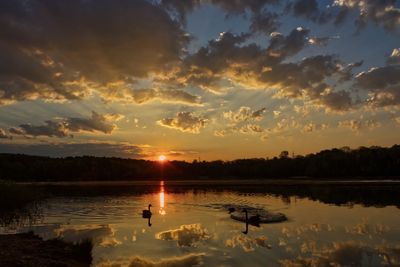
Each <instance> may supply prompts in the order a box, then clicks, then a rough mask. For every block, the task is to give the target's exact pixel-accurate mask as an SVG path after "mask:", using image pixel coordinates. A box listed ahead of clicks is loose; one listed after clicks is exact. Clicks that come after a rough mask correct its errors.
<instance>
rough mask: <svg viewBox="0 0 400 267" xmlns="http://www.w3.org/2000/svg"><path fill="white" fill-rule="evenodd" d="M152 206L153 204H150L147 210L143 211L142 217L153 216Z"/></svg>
mask: <svg viewBox="0 0 400 267" xmlns="http://www.w3.org/2000/svg"><path fill="white" fill-rule="evenodd" d="M150 207H151V204H149V207H148V209H147V210H143V211H142V217H143V218H150V217H151V215H152V213H151V211H150Z"/></svg>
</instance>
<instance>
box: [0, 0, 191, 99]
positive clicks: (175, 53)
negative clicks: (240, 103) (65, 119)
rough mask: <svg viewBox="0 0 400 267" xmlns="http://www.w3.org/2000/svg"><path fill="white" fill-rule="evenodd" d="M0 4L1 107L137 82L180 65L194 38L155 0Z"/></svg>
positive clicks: (18, 0) (43, 0)
mask: <svg viewBox="0 0 400 267" xmlns="http://www.w3.org/2000/svg"><path fill="white" fill-rule="evenodd" d="M0 9H1V11H0V17H1V18H2V19H1V20H0V27H1V29H2V31H1V33H0V40H1V41H0V62H1V63H0V69H1V72H2V74H1V76H0V104H4V103H9V102H13V101H21V100H29V99H37V98H43V99H56V100H59V99H80V98H83V97H85V96H87V95H89V94H91V93H92V91H93V90H94V91H97V90H105V89H106V88H108V85H109V84H112V83H115V82H120V83H124V84H127V85H129V84H133V83H134V80H135V79H137V78H139V79H140V78H147V77H149V75H150V74H160V73H162V72H164V71H165V70H167V69H168V68H170V66H171V65H173V64H174V63H176V62H179V61H180V57H181V55H182V53H183V49H184V48H185V46H186V45H187V44H188V42H189V39H190V38H189V36H188V35H187V34H186V33H185V32H184V30H183V29H182V25H181V24H179V23H178V22H177V21H175V20H173V18H172V17H171V16H170V15H169V14H168V12H167V11H166V10H165V9H164V8H163V6H161V5H158V4H156V3H152V2H150V1H130V0H117V1H107V0H100V1H93V0H89V1H82V0H71V1H66V2H59V1H48V0H39V1H32V0H28V1H25V0H15V1H13V2H12V3H7V4H6V3H2V4H1V6H0ZM72 17H73V19H71V18H72ZM132 25H134V27H133V26H132Z"/></svg>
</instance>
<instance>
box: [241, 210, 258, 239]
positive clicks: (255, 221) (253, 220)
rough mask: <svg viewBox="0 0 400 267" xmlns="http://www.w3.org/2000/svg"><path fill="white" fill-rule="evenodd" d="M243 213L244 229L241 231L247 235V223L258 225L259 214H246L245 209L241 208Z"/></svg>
mask: <svg viewBox="0 0 400 267" xmlns="http://www.w3.org/2000/svg"><path fill="white" fill-rule="evenodd" d="M242 211H243V212H244V213H245V216H246V217H245V218H246V230H245V231H242V233H243V234H245V235H247V233H248V232H249V224H251V225H253V226H257V227H260V215H258V214H257V215H253V216H250V218H249V216H248V214H247V209H243V210H242Z"/></svg>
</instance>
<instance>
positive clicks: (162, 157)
mask: <svg viewBox="0 0 400 267" xmlns="http://www.w3.org/2000/svg"><path fill="white" fill-rule="evenodd" d="M166 159H167V157H166V156H164V155H160V156H159V157H158V160H159V161H161V162H163V161H165V160H166Z"/></svg>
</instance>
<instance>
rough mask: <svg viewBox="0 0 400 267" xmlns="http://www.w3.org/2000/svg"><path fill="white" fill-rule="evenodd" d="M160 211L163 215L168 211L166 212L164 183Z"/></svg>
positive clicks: (160, 194)
mask: <svg viewBox="0 0 400 267" xmlns="http://www.w3.org/2000/svg"><path fill="white" fill-rule="evenodd" d="M159 196H160V209H159V211H158V213H160V214H161V215H165V214H166V211H165V193H164V181H161V182H160V193H159Z"/></svg>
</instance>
